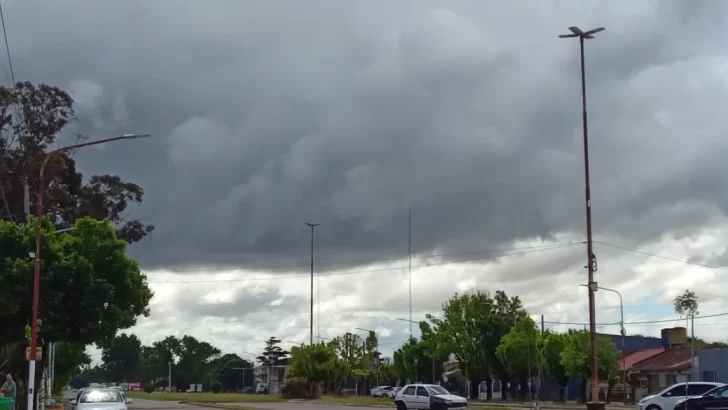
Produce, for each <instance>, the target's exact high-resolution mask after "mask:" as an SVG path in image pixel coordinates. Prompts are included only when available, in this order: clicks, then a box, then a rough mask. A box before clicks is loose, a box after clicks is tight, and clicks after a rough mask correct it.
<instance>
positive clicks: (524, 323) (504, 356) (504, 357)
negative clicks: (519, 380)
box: [496, 317, 540, 377]
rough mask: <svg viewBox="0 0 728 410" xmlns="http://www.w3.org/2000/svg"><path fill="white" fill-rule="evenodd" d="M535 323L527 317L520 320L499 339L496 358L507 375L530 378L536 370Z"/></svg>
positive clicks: (537, 333) (536, 331)
mask: <svg viewBox="0 0 728 410" xmlns="http://www.w3.org/2000/svg"><path fill="white" fill-rule="evenodd" d="M539 336H540V335H539V332H538V330H537V329H536V323H535V322H534V321H533V320H532V319H531V318H530V317H529V318H525V319H522V320H520V321H519V322H518V323H517V324H516V326H514V327H513V328H511V330H510V332H508V333H506V335H505V336H503V337H502V338H501V342H500V344H499V345H498V348H497V349H496V356H497V357H498V360H499V361H500V362H501V363H502V364H503V366H504V367H505V369H506V370H507V371H508V373H510V374H512V375H516V376H518V377H531V376H533V375H535V374H536V371H537V370H538V364H539V359H538V351H537V345H538V339H539Z"/></svg>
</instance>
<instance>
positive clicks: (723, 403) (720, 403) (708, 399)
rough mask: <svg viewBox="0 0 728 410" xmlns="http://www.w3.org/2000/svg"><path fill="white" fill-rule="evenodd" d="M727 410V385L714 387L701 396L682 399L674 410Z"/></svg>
mask: <svg viewBox="0 0 728 410" xmlns="http://www.w3.org/2000/svg"><path fill="white" fill-rule="evenodd" d="M726 408H728V385H723V386H720V387H716V388H715V389H713V390H709V391H708V392H706V393H705V394H703V395H702V396H697V397H689V398H687V399H685V398H683V399H682V400H678V402H677V403H676V404H675V407H674V410H716V409H726Z"/></svg>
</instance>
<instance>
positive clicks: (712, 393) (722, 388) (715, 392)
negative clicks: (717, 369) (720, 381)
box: [703, 386, 728, 396]
mask: <svg viewBox="0 0 728 410" xmlns="http://www.w3.org/2000/svg"><path fill="white" fill-rule="evenodd" d="M726 389H728V386H717V387H715V388H713V389H710V390H708V391H706V392H705V393H703V396H719V395H721V394H722V393H723V392H724V391H725V390H726Z"/></svg>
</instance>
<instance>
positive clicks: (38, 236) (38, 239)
mask: <svg viewBox="0 0 728 410" xmlns="http://www.w3.org/2000/svg"><path fill="white" fill-rule="evenodd" d="M146 137H149V134H142V135H140V134H126V135H122V136H119V137H113V138H106V139H103V140H98V141H90V142H84V143H82V144H75V145H69V146H66V147H62V148H58V149H56V150H54V151H51V152H49V153H48V154H46V156H45V159H44V160H43V164H42V165H41V167H40V175H39V176H38V203H37V204H36V228H35V231H36V232H35V272H34V277H33V316H32V321H31V323H30V352H29V353H30V360H29V361H28V390H27V391H28V410H33V409H34V408H35V360H36V357H37V355H36V351H37V347H38V299H39V294H40V261H41V245H42V240H43V239H42V234H43V193H44V191H45V181H44V172H45V167H46V165H48V161H50V159H51V158H52V157H54V156H55V155H57V154H59V153H62V152H67V151H70V150H72V149H76V148H83V147H88V146H91V145H99V144H105V143H107V142H114V141H121V140H132V139H137V138H146Z"/></svg>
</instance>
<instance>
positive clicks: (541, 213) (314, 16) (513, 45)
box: [6, 0, 728, 268]
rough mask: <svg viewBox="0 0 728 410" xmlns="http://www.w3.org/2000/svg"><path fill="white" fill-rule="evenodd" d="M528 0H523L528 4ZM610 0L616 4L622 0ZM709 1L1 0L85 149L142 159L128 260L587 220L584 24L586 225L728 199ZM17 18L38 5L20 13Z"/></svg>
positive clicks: (241, 254)
mask: <svg viewBox="0 0 728 410" xmlns="http://www.w3.org/2000/svg"><path fill="white" fill-rule="evenodd" d="M527 5H528V6H527ZM617 6H618V7H617ZM725 7H726V6H724V5H723V4H722V3H719V2H710V3H700V4H692V3H689V4H688V3H684V2H678V1H651V2H641V3H640V4H639V7H637V5H630V4H626V3H625V4H621V3H620V4H619V5H615V4H614V3H613V2H600V3H589V4H588V5H587V4H583V5H579V7H575V6H574V3H563V2H560V1H553V2H540V3H539V6H538V7H533V4H532V3H526V2H520V3H519V2H501V3H488V4H487V5H486V4H484V3H482V2H478V1H459V2H450V3H448V5H447V7H445V6H444V5H443V4H442V3H437V2H428V1H418V2H413V1H402V2H396V3H394V4H392V3H391V2H388V3H385V2H373V3H371V2H370V3H366V6H365V5H364V4H363V3H362V4H359V3H356V4H355V3H348V2H341V1H334V0H317V1H314V2H313V3H312V2H307V3H306V4H305V5H303V4H302V3H300V2H295V1H281V2H274V3H271V2H264V1H246V2H238V1H219V2H215V4H207V3H204V4H203V3H201V2H198V1H177V0H175V1H155V2H143V1H127V2H123V3H119V2H112V1H99V0H94V1H91V0H88V1H77V2H73V3H55V2H50V1H42V0H33V1H22V2H20V1H15V2H10V4H9V5H8V6H7V7H6V8H7V9H8V10H7V12H6V14H7V16H8V20H9V21H8V29H9V35H10V42H11V47H12V50H13V55H14V63H15V68H16V76H17V77H18V78H19V79H28V80H31V81H38V82H40V81H42V82H47V83H51V84H55V85H59V86H63V87H66V88H67V89H68V90H69V91H71V92H72V93H73V94H74V96H75V98H76V101H77V108H78V114H79V119H80V121H79V123H78V124H77V128H78V131H79V132H82V133H83V134H86V135H92V136H98V137H101V136H106V135H108V134H114V133H125V132H149V133H152V134H154V135H155V139H153V140H146V141H135V142H133V143H129V144H119V145H115V146H114V147H113V148H112V147H106V148H105V149H103V150H87V151H85V152H80V153H79V159H80V166H81V167H82V170H83V171H84V172H85V173H87V174H89V173H91V172H113V173H120V174H121V175H122V176H124V177H126V178H129V179H131V180H134V181H136V182H138V183H140V184H141V185H142V186H143V187H144V188H145V190H146V192H147V199H146V202H145V203H144V205H143V206H142V207H141V208H139V209H133V210H131V211H130V215H131V216H134V217H142V218H144V219H145V220H147V221H148V222H150V223H154V224H155V225H157V231H156V232H155V233H154V235H152V237H151V238H149V239H147V240H145V241H144V242H142V243H140V244H138V245H135V246H134V247H132V251H133V255H134V256H136V257H138V258H140V260H141V262H142V264H143V266H145V267H148V268H154V267H160V266H164V267H174V266H181V265H198V266H212V265H245V266H247V267H266V266H272V265H276V266H278V265H281V264H291V263H303V262H305V258H306V255H307V250H308V234H309V232H308V230H307V229H306V227H305V226H303V222H305V221H316V222H322V223H323V224H324V225H323V226H322V227H321V228H319V230H318V232H317V238H318V240H319V243H320V246H321V247H322V248H323V249H324V250H323V251H322V252H323V255H324V256H326V257H328V258H330V259H333V260H361V261H362V263H366V262H371V261H376V260H378V259H381V258H391V257H393V256H398V255H405V254H406V252H407V209H408V208H410V207H411V208H412V209H413V234H414V245H415V248H416V249H417V250H418V251H428V250H432V249H436V248H437V249H438V250H441V251H442V252H456V251H468V250H473V249H475V250H477V249H486V248H488V247H497V246H500V245H502V244H506V243H509V242H511V241H513V240H517V239H527V238H537V237H540V238H552V237H554V235H557V234H559V233H564V232H567V233H568V232H573V233H576V234H575V235H580V232H582V231H583V224H584V217H583V200H582V195H583V170H582V167H583V163H582V157H581V152H582V151H581V150H582V145H581V139H580V138H581V137H580V135H581V134H580V133H581V129H580V125H581V123H580V121H581V116H580V106H579V82H578V46H577V44H576V42H571V43H568V42H565V41H560V40H558V39H557V38H556V35H557V34H560V33H561V32H562V31H564V30H565V29H566V27H568V26H570V25H573V24H578V25H582V26H584V27H592V26H605V27H607V31H606V32H605V33H603V35H601V36H600V37H599V38H598V39H595V40H593V41H590V42H589V44H588V51H587V53H588V85H589V109H590V121H591V122H590V124H591V136H592V158H591V159H592V164H593V180H592V181H593V197H594V212H595V215H594V218H595V229H596V230H597V233H598V234H599V235H604V236H611V237H618V238H622V239H623V240H624V241H625V242H629V243H631V244H639V243H642V242H649V241H652V240H655V239H656V238H658V237H660V236H661V235H663V234H664V233H666V232H674V231H679V230H681V229H698V228H700V227H701V226H705V225H708V224H710V222H711V221H713V220H714V218H716V217H721V216H722V215H723V213H724V212H725V207H726V205H728V197H726V191H725V190H720V189H716V187H717V186H724V185H725V183H726V179H725V177H724V174H725V173H724V172H722V169H723V163H724V161H723V160H722V158H724V155H725V154H726V153H727V152H726V151H727V150H726V148H727V147H728V145H726V143H725V138H724V137H725V131H726V129H728V128H727V127H728V123H727V122H726V119H725V116H724V114H723V113H722V107H723V106H725V102H726V101H725V100H726V98H727V97H726V95H728V94H727V93H726V92H725V90H726V83H725V81H724V80H723V79H722V77H721V76H720V75H719V72H720V71H719V70H720V69H721V68H720V67H721V64H722V62H721V59H722V58H723V57H722V53H723V50H721V49H720V48H719V46H718V45H719V44H722V43H720V42H718V40H717V37H716V35H717V34H716V33H717V32H718V30H717V29H718V28H719V27H723V26H724V23H725V17H726V12H725V11H726V10H724V9H725ZM29 21H33V22H38V24H28V22H29Z"/></svg>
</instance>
